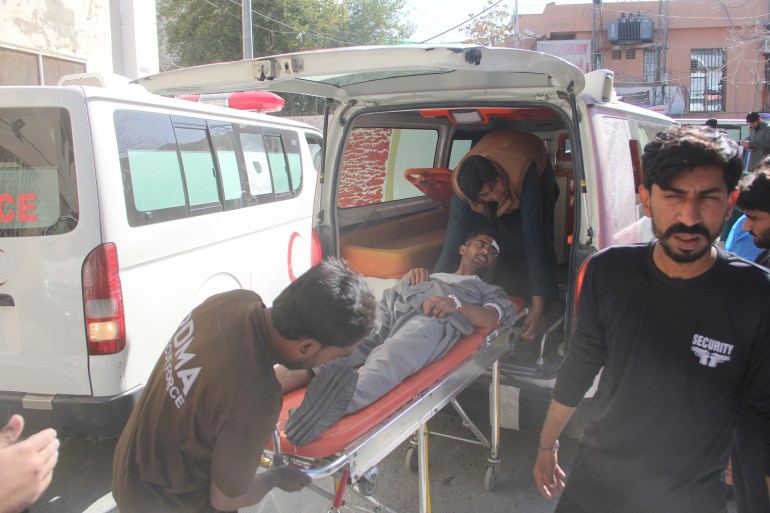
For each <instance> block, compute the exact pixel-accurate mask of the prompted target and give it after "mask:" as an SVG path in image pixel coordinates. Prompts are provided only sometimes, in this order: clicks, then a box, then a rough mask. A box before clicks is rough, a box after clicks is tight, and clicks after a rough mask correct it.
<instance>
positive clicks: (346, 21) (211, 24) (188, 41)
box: [158, 0, 414, 115]
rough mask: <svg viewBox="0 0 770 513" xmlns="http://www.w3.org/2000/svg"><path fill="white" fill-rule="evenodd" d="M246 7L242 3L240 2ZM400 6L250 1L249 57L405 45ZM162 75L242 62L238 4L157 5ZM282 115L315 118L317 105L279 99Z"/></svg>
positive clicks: (202, 0) (198, 0)
mask: <svg viewBox="0 0 770 513" xmlns="http://www.w3.org/2000/svg"><path fill="white" fill-rule="evenodd" d="M246 1H248V0H246ZM404 2H405V0H341V1H340V0H252V1H251V8H252V22H253V36H252V38H253V42H254V55H257V56H258V55H275V54H280V53H288V52H297V51H303V50H314V49H319V48H335V47H342V46H354V45H374V44H388V43H392V42H398V41H401V40H404V39H407V38H408V37H409V36H410V35H411V34H412V32H414V26H413V25H412V24H411V23H409V22H404V21H402V16H403V13H402V10H403V8H404ZM158 18H159V20H158V26H159V27H161V30H162V31H163V33H162V34H161V37H160V38H159V39H160V41H162V42H164V43H165V48H164V49H163V50H164V51H162V52H161V53H162V55H163V57H164V58H163V59H162V62H163V64H164V65H165V67H164V68H162V71H166V70H168V69H173V68H176V67H187V66H195V65H199V64H208V63H212V62H222V61H234V60H239V59H241V58H242V56H243V49H242V42H241V41H242V39H241V32H242V21H241V20H242V18H241V3H240V1H238V0H160V3H159V5H158ZM282 96H283V97H284V100H285V101H286V105H285V107H284V109H283V111H282V113H281V114H282V115H299V114H315V113H317V112H319V111H323V102H322V101H319V100H317V99H315V98H307V97H303V96H302V95H296V94H282Z"/></svg>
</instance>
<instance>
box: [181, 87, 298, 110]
mask: <svg viewBox="0 0 770 513" xmlns="http://www.w3.org/2000/svg"><path fill="white" fill-rule="evenodd" d="M177 99H179V100H187V101H191V102H198V103H209V104H211V105H219V106H220V107H229V108H231V109H238V110H249V111H254V112H279V111H281V110H283V106H284V103H285V102H284V99H283V98H281V97H280V96H278V95H277V94H275V93H271V92H270V91H239V92H236V93H216V94H201V95H191V96H179V97H177Z"/></svg>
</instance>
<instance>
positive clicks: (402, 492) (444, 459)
mask: <svg viewBox="0 0 770 513" xmlns="http://www.w3.org/2000/svg"><path fill="white" fill-rule="evenodd" d="M429 428H430V429H432V430H436V431H441V432H446V433H449V434H454V435H461V436H467V434H466V433H469V432H468V431H467V430H466V429H465V428H463V426H462V422H461V421H460V419H458V418H457V417H455V416H453V415H444V414H439V415H437V416H436V417H435V419H434V420H433V421H432V422H431V423H430V425H429ZM481 429H482V431H486V429H488V428H487V427H482V428H481ZM536 440H537V434H536V433H532V432H525V433H521V432H514V431H510V430H503V433H502V440H501V450H502V453H501V457H502V463H501V468H500V473H499V474H498V479H497V487H496V488H495V490H494V491H493V492H487V491H485V490H484V484H483V483H484V472H485V469H486V458H487V456H488V450H487V449H484V448H483V447H481V446H477V445H470V444H466V443H460V442H456V441H452V440H448V439H445V438H440V437H431V438H430V440H429V450H430V454H429V457H430V479H431V497H432V507H433V511H440V512H442V513H454V512H456V513H464V512H468V513H470V512H475V511H485V512H487V513H496V512H506V513H516V512H526V513H550V512H552V511H553V508H554V505H553V504H550V503H548V502H546V501H545V500H543V499H542V498H540V496H539V495H538V494H537V492H536V491H535V488H534V485H533V484H532V478H531V477H530V476H531V468H532V463H533V461H534V460H533V459H534V447H535V443H536ZM562 447H563V449H562V454H563V457H564V458H565V459H567V458H569V457H571V455H572V451H573V450H574V443H571V442H569V441H567V442H566V443H563V444H562ZM114 448H115V441H114V440H107V441H101V442H91V441H88V440H84V439H82V438H72V439H69V440H66V442H65V444H64V446H63V448H62V450H61V453H60V458H59V464H58V466H57V469H56V471H55V474H54V479H53V482H52V484H51V486H50V488H49V489H48V490H47V491H46V493H45V494H44V495H43V497H42V498H41V500H40V501H39V502H38V503H37V504H36V505H35V506H34V507H33V508H31V512H32V513H54V512H56V513H81V512H83V511H86V510H88V508H89V507H91V509H90V510H89V513H97V512H102V511H106V509H105V508H100V507H99V506H98V505H97V506H92V505H93V503H95V502H97V501H98V500H99V499H100V498H101V497H103V496H104V495H106V494H107V493H109V490H110V480H111V475H112V455H113V451H114ZM405 458H406V445H405V444H404V445H402V446H401V447H399V448H398V449H397V450H396V451H394V452H393V453H392V454H391V455H390V456H388V457H387V458H386V459H385V460H383V462H382V464H381V465H380V466H379V468H380V476H379V481H378V484H377V490H376V493H375V496H376V497H377V498H378V499H379V500H381V501H382V502H383V503H384V504H385V505H387V506H388V507H390V508H391V509H393V510H395V511H398V512H399V513H409V512H414V513H416V512H417V511H418V510H419V507H418V490H417V481H416V474H414V473H412V472H408V471H406V470H405V464H404V462H405ZM322 484H323V485H326V486H328V484H326V483H322ZM350 500H351V501H352V502H353V503H359V504H360V502H358V501H357V500H356V499H355V498H351V499H350ZM328 508H329V501H327V500H326V499H321V498H319V497H318V496H317V495H316V494H314V493H312V492H310V491H304V492H300V493H298V494H283V493H275V494H273V495H272V496H270V497H268V498H266V499H265V500H264V501H263V504H262V505H261V507H253V508H248V509H246V510H243V513H262V512H276V513H283V512H286V513H316V512H317V513H326V512H327V511H328Z"/></svg>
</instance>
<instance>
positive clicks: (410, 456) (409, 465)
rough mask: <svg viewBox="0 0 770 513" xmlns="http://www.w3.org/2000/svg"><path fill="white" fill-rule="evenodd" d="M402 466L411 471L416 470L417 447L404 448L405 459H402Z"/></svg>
mask: <svg viewBox="0 0 770 513" xmlns="http://www.w3.org/2000/svg"><path fill="white" fill-rule="evenodd" d="M404 466H405V467H406V469H407V470H411V471H412V472H417V467H418V462H417V448H415V447H410V448H408V449H407V450H406V459H405V460H404Z"/></svg>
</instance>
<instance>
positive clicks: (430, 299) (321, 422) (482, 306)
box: [277, 231, 516, 445]
mask: <svg viewBox="0 0 770 513" xmlns="http://www.w3.org/2000/svg"><path fill="white" fill-rule="evenodd" d="M498 251H499V249H498V245H497V242H495V239H494V238H493V237H492V235H490V232H487V231H481V232H474V233H471V234H470V235H468V236H467V238H466V240H465V242H463V243H462V244H461V245H460V247H459V253H460V256H461V259H460V265H459V267H458V268H457V271H456V272H455V273H433V274H429V273H428V270H427V269H422V268H418V269H412V270H410V271H409V272H408V273H406V274H405V275H404V277H403V278H402V279H401V281H399V282H398V283H397V284H396V285H395V286H394V287H392V288H390V289H387V290H386V291H385V292H384V293H383V297H382V299H381V300H380V302H379V304H378V306H379V314H380V319H381V321H382V322H381V327H380V330H379V331H377V332H376V333H373V334H372V335H371V336H369V337H367V338H366V339H365V340H363V341H362V342H361V343H360V344H359V345H358V346H357V347H356V349H355V351H353V353H352V354H351V355H350V356H348V357H346V358H343V359H341V360H338V362H335V363H334V364H331V365H330V366H327V367H325V368H321V369H320V370H319V371H318V374H317V375H315V374H314V373H313V372H312V371H310V370H307V371H291V372H290V371H287V370H286V369H280V368H279V370H278V371H277V375H278V379H279V381H280V382H281V385H282V386H283V389H284V391H285V392H288V391H291V390H294V389H296V388H298V387H300V386H302V385H306V384H308V383H310V385H309V386H308V390H307V392H306V393H305V400H304V401H303V402H302V404H301V405H300V406H299V407H298V408H297V410H296V411H295V412H293V413H292V414H291V415H290V417H289V420H288V422H287V423H286V427H285V432H286V435H287V438H288V439H289V440H290V441H291V442H292V443H293V444H295V445H305V444H307V443H309V442H311V441H312V440H313V439H315V438H316V437H317V436H318V435H320V434H321V433H323V432H324V431H325V430H326V429H328V428H329V427H331V426H332V425H333V424H334V423H335V422H336V421H337V420H339V418H340V417H342V415H344V414H350V413H353V412H356V411H358V410H360V409H361V408H363V407H365V406H368V405H369V404H371V403H373V402H374V401H376V400H377V399H379V398H380V397H382V396H384V395H385V394H387V393H388V392H389V391H390V390H392V389H393V388H395V387H396V386H397V385H398V384H399V383H401V382H402V381H403V380H404V379H405V378H406V377H408V376H410V375H412V374H414V373H415V372H417V371H418V370H419V369H421V368H423V367H424V366H426V365H428V364H429V363H431V362H433V361H435V360H437V359H439V358H441V357H442V356H444V355H445V354H446V353H447V352H448V351H449V350H450V349H451V348H452V346H453V345H454V344H455V342H457V340H458V339H459V338H460V336H462V335H468V334H470V333H472V332H473V330H474V329H475V328H476V327H483V328H492V327H494V326H496V325H497V324H498V323H502V324H504V325H506V326H511V325H512V323H513V318H514V316H515V315H516V307H515V305H514V304H513V303H511V301H510V299H509V298H508V296H507V295H506V293H505V291H504V290H503V289H502V288H500V287H497V286H495V285H490V284H488V283H486V282H484V281H483V280H482V279H481V278H480V276H483V275H484V274H486V273H487V271H489V270H490V269H492V268H493V266H494V263H495V260H496V259H497V255H498ZM358 366H361V368H360V369H359V370H358V375H357V376H358V378H357V379H358V381H357V383H356V381H355V376H356V373H355V371H354V370H353V368H354V367H358ZM341 373H342V374H345V373H347V374H349V375H351V376H353V377H354V379H353V380H352V381H348V383H349V386H350V394H348V395H338V396H337V397H327V395H328V394H326V393H325V392H324V391H325V390H327V389H330V388H335V386H333V385H330V384H329V382H331V381H334V382H336V383H341V382H343V381H345V380H344V378H341V377H340V376H339V374H341Z"/></svg>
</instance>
